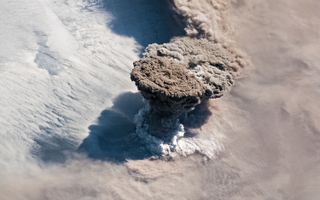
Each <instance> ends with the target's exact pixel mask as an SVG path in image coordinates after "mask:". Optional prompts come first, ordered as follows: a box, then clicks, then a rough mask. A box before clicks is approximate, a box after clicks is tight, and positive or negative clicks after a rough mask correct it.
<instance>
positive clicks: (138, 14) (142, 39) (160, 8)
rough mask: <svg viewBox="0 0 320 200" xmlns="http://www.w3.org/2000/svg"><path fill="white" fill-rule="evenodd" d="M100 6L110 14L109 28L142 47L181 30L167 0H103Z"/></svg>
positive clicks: (177, 33) (182, 32)
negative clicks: (130, 38)
mask: <svg viewBox="0 0 320 200" xmlns="http://www.w3.org/2000/svg"><path fill="white" fill-rule="evenodd" d="M103 7H104V10H105V11H106V12H107V13H109V14H110V15H111V16H112V20H110V22H108V24H107V25H108V26H109V27H110V28H111V29H112V31H114V32H115V33H117V34H119V35H124V36H128V37H133V38H134V39H135V40H136V41H137V42H138V43H139V44H140V45H141V46H142V47H143V49H144V48H145V47H146V46H148V45H149V44H152V43H159V44H161V43H165V42H169V41H170V39H171V38H173V37H174V36H180V35H183V34H184V31H183V28H182V26H181V25H179V24H178V22H177V21H176V20H175V18H174V13H173V11H172V10H171V9H170V5H169V3H168V1H167V0H103ZM143 49H142V50H143Z"/></svg>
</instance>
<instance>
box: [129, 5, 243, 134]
mask: <svg viewBox="0 0 320 200" xmlns="http://www.w3.org/2000/svg"><path fill="white" fill-rule="evenodd" d="M170 3H171V5H172V7H173V9H174V10H175V12H176V13H177V14H178V15H179V16H180V17H181V19H182V20H183V22H184V23H185V25H186V27H185V31H186V36H183V37H176V38H173V39H172V40H171V41H170V42H169V43H164V44H150V45H149V46H148V47H147V48H146V50H145V53H144V56H143V58H141V59H140V60H139V61H136V62H135V63H134V69H133V70H132V73H131V79H132V80H133V81H134V82H135V83H136V85H137V87H138V89H139V90H140V91H141V93H142V95H143V96H144V98H145V99H147V100H148V102H149V106H150V108H149V110H146V111H145V112H144V114H143V116H144V118H145V119H144V120H142V121H141V123H140V124H139V127H144V128H143V129H144V130H145V131H146V132H149V133H150V134H152V135H154V136H157V137H160V138H163V136H165V135H168V134H169V135H170V133H172V132H174V131H175V130H177V126H179V117H180V116H181V115H182V114H184V113H187V112H189V111H191V110H193V109H194V108H195V106H197V105H198V104H200V103H201V102H205V101H208V100H209V99H211V98H219V97H221V96H222V95H223V94H224V93H225V92H226V91H229V90H230V89H231V87H232V86H233V84H234V82H235V79H236V78H237V77H238V75H239V74H240V72H241V71H242V68H244V67H245V66H246V65H247V62H246V59H245V58H244V56H242V54H241V53H240V52H239V51H238V50H237V49H236V48H234V47H233V45H232V43H230V42H229V41H228V39H224V37H223V35H224V32H225V28H224V27H227V26H226V24H225V22H224V17H223V16H224V10H225V9H226V7H227V4H226V3H225V1H224V0H189V1H184V0H170ZM184 120H187V119H184ZM173 135H174V134H173Z"/></svg>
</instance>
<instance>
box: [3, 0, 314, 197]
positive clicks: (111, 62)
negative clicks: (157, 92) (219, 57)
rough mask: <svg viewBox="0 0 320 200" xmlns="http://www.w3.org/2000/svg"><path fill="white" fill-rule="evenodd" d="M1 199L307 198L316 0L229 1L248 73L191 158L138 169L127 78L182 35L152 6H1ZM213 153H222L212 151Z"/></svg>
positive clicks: (213, 107)
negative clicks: (152, 51) (148, 51)
mask: <svg viewBox="0 0 320 200" xmlns="http://www.w3.org/2000/svg"><path fill="white" fill-rule="evenodd" d="M0 2H1V7H0V27H1V28H0V44H1V48H0V136H1V140H0V199H1V200H73V199H77V200H78V199H79V200H80V199H81V200H96V199H137V200H139V199H159V200H160V199H181V200H182V199H183V200H189V199H190V200H196V199H199V200H200V199H201V200H202V199H210V200H211V199H214V200H216V199H217V200H250V199H252V200H260V199H261V200H282V199H283V200H301V199H303V200H318V199H319V198H320V124H319V120H320V79H319V77H320V65H319V63H320V56H319V54H318V52H319V51H320V43H319V38H320V12H319V10H320V2H318V1H315V0H304V1H293V0H269V1H264V0H232V1H231V2H232V3H231V5H230V8H229V10H228V16H227V17H226V20H227V22H228V24H229V25H230V27H229V28H230V30H231V32H232V34H231V36H230V37H232V38H233V40H234V42H235V44H236V45H237V46H238V47H239V48H240V49H241V50H242V51H244V52H245V53H246V54H247V55H248V58H249V59H250V61H251V62H252V65H253V66H254V69H250V70H247V71H246V72H245V76H243V78H241V79H239V80H238V81H237V82H236V85H235V87H234V88H233V89H232V91H231V92H230V93H228V94H226V95H225V96H224V97H223V98H221V99H218V100H213V101H211V102H210V103H209V105H208V106H209V110H208V111H207V113H210V114H208V120H207V123H205V124H204V125H203V126H202V127H201V128H199V132H200V134H201V137H202V138H203V139H207V140H203V141H208V142H207V143H206V142H203V144H202V146H205V145H207V147H208V149H210V148H212V144H213V143H212V141H213V140H212V138H214V144H216V145H217V146H219V145H220V146H221V148H219V149H217V155H216V156H215V158H213V159H211V160H208V159H205V158H203V157H202V156H200V155H194V156H188V157H186V158H176V159H175V160H173V161H161V160H152V161H150V160H148V159H147V158H148V157H149V155H148V154H147V153H146V151H145V150H144V149H143V148H142V147H141V146H142V145H141V144H140V141H139V140H137V139H136V138H135V137H134V136H133V135H132V133H133V132H134V130H135V124H134V116H135V114H136V113H137V112H138V110H139V109H140V108H141V107H142V106H143V104H144V102H143V100H142V98H141V96H140V95H139V94H138V93H137V90H136V88H135V86H134V83H133V82H131V81H130V77H129V73H130V71H131V69H132V62H133V61H135V60H137V59H139V57H140V56H141V55H142V53H143V51H144V48H145V47H146V46H147V45H148V44H151V43H164V42H168V41H169V40H170V39H171V38H173V37H175V36H180V35H182V34H183V31H182V29H181V27H180V26H181V24H179V23H177V22H176V21H175V19H174V17H173V14H172V11H171V10H170V9H169V5H168V4H167V3H166V2H165V1H160V0H133V1H128V0H100V1H98V0H29V1H24V0H10V1H9V0H0ZM222 147H223V148H222Z"/></svg>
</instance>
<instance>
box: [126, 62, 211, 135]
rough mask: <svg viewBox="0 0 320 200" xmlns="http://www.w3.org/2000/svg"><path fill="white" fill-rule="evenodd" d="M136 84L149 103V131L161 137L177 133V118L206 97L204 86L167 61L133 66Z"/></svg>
mask: <svg viewBox="0 0 320 200" xmlns="http://www.w3.org/2000/svg"><path fill="white" fill-rule="evenodd" d="M131 80H133V81H134V82H135V83H136V85H137V87H138V89H139V90H140V91H141V93H142V95H143V96H144V98H146V99H147V100H148V101H149V104H150V115H149V117H148V119H146V120H147V123H148V125H149V131H150V133H151V134H153V135H155V136H159V137H161V136H162V135H165V133H168V132H170V131H171V129H174V128H175V126H176V124H177V119H178V117H179V116H180V115H181V114H183V113H185V112H188V111H190V110H192V109H193V108H194V107H195V106H196V105H198V104H199V103H200V102H201V100H202V99H203V98H204V97H205V87H204V85H203V84H202V83H201V82H200V81H199V80H198V79H197V78H196V77H195V76H194V75H193V74H191V73H188V71H187V69H186V67H185V66H184V65H182V64H179V63H175V62H172V61H170V60H168V59H161V58H145V59H142V60H139V61H136V62H134V69H133V70H132V72H131Z"/></svg>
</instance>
